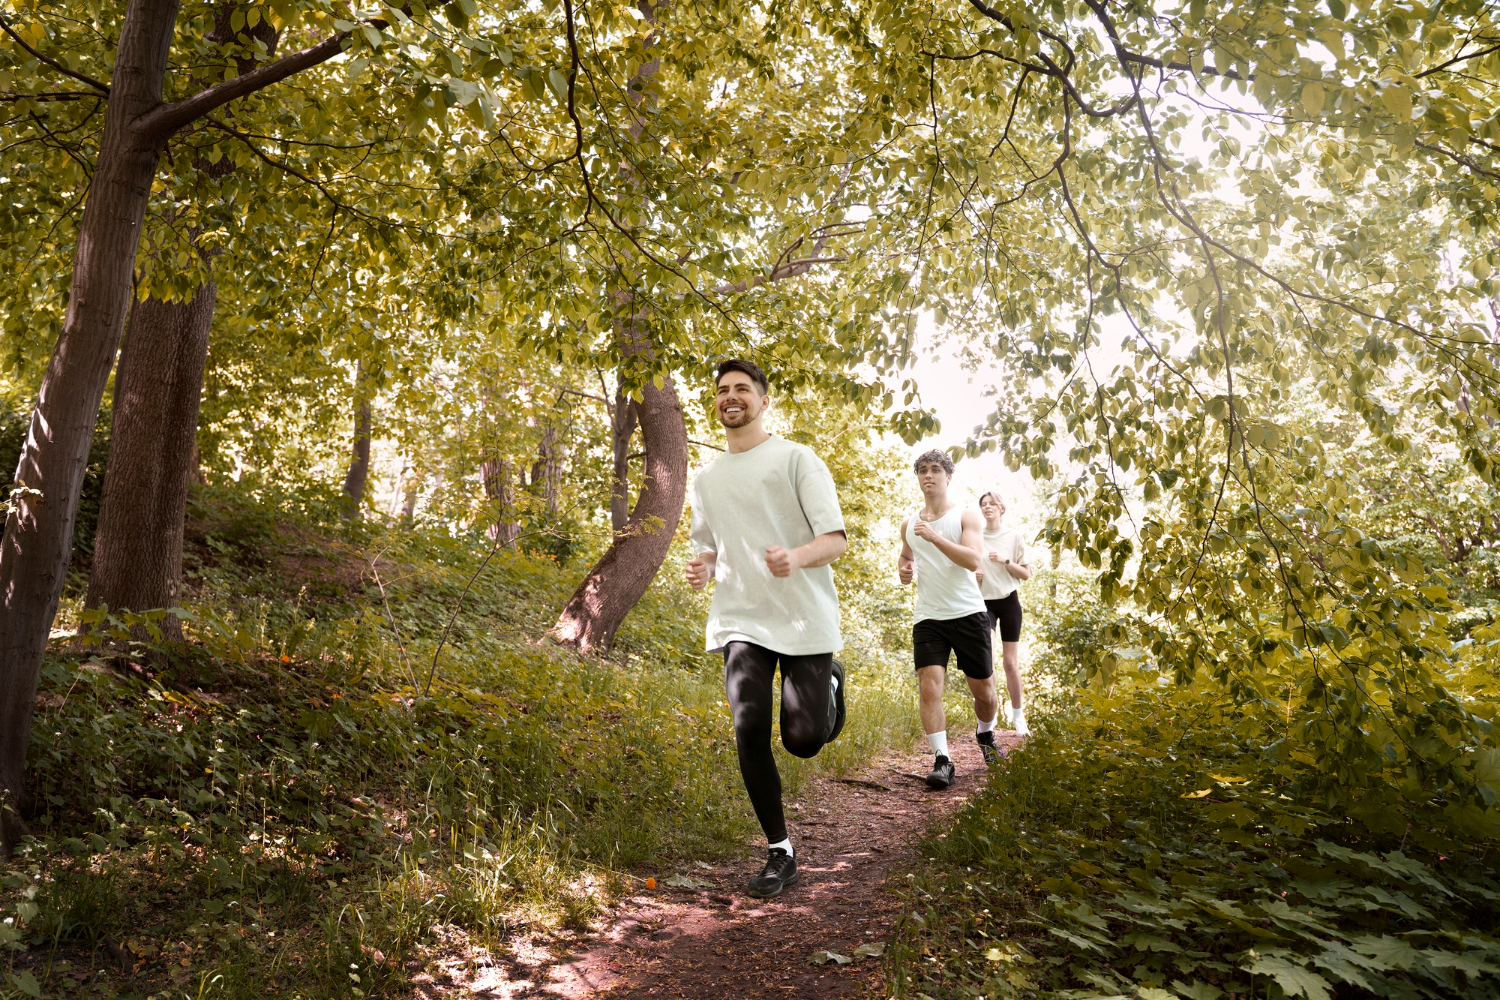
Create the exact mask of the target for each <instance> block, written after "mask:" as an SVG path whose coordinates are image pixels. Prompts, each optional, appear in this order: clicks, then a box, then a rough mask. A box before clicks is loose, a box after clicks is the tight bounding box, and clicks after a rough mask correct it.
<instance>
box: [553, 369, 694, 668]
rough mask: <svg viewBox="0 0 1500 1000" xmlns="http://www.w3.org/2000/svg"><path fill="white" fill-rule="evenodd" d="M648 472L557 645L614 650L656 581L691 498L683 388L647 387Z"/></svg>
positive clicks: (579, 593)
mask: <svg viewBox="0 0 1500 1000" xmlns="http://www.w3.org/2000/svg"><path fill="white" fill-rule="evenodd" d="M637 411H638V419H639V420H640V427H641V439H642V442H643V444H642V447H643V450H644V451H645V461H646V468H645V474H644V475H643V477H642V481H641V492H640V496H639V497H638V498H637V500H636V502H635V508H634V509H633V510H632V511H631V512H630V518H629V519H628V520H627V521H626V523H625V525H624V526H623V528H622V529H621V530H620V531H618V532H616V534H615V540H614V542H613V543H612V544H611V545H610V547H609V549H608V551H606V552H605V553H604V556H603V558H601V559H600V560H599V562H598V563H597V564H596V565H595V566H594V568H593V569H592V570H590V571H589V575H588V576H586V577H584V580H583V583H581V584H579V586H578V589H577V590H576V591H574V593H573V596H572V597H571V598H569V600H568V603H567V606H566V607H564V608H563V610H562V614H561V615H560V616H559V617H558V621H557V624H556V625H555V626H554V627H553V635H554V636H555V637H556V638H557V641H558V642H560V643H562V644H564V645H567V646H572V647H573V648H575V649H578V650H581V651H588V650H599V651H603V650H608V649H609V647H610V645H611V644H612V643H613V642H614V640H615V633H616V632H618V631H619V629H620V625H621V624H622V623H623V622H624V621H625V616H626V615H628V614H629V613H630V609H631V608H633V607H635V605H636V602H637V601H639V600H640V599H641V595H643V594H645V593H646V588H647V587H649V586H650V585H651V581H652V580H653V579H655V577H656V571H657V570H658V569H660V568H661V564H662V561H663V560H665V559H666V557H667V549H668V548H670V547H671V544H672V534H673V533H674V532H675V531H676V530H677V522H678V521H680V520H681V519H682V507H683V502H684V501H685V500H686V499H687V471H688V457H687V424H686V422H685V421H684V419H683V414H682V404H681V402H679V400H678V398H677V386H676V384H675V383H674V382H673V381H672V379H670V378H665V379H663V381H662V386H661V388H660V389H658V388H657V387H656V385H655V384H654V383H652V382H647V383H646V385H645V388H644V389H643V390H642V391H641V402H640V403H639V404H638V406H637Z"/></svg>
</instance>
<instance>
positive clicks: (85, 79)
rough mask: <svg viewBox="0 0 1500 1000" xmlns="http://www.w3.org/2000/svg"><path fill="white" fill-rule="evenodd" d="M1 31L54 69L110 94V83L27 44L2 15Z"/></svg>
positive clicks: (0, 19) (0, 18)
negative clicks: (70, 66)
mask: <svg viewBox="0 0 1500 1000" xmlns="http://www.w3.org/2000/svg"><path fill="white" fill-rule="evenodd" d="M0 31H4V32H5V33H6V34H7V35H9V36H10V37H11V38H12V39H14V40H15V43H16V44H17V45H19V46H21V48H23V49H25V50H26V51H27V52H29V53H31V54H32V55H33V56H35V57H36V58H37V59H40V60H41V61H42V62H44V63H46V64H47V65H48V66H51V67H52V68H53V69H55V70H57V71H58V72H59V73H61V74H63V75H64V76H71V77H72V78H73V79H75V80H77V81H78V82H79V83H86V84H88V85H89V86H90V87H93V88H94V89H95V90H97V91H99V92H100V93H101V94H103V95H104V96H105V97H108V96H109V84H107V83H103V82H101V81H99V80H95V79H94V78H93V77H91V76H84V75H83V74H82V73H79V72H76V71H74V70H71V69H68V67H66V66H64V65H63V64H62V63H60V62H58V61H57V60H56V59H51V58H49V57H47V56H44V55H42V54H41V53H40V52H38V51H37V50H36V49H34V48H32V47H31V46H30V45H27V44H26V40H25V39H23V38H22V37H21V36H20V35H18V34H16V33H15V30H14V29H13V28H11V26H10V22H8V21H6V20H5V18H3V17H0Z"/></svg>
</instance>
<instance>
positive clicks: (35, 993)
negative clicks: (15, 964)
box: [10, 969, 42, 1000]
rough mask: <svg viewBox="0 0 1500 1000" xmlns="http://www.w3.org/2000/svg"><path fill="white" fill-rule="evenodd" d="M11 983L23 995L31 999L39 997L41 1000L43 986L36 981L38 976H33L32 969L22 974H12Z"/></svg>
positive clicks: (21, 972) (24, 970)
mask: <svg viewBox="0 0 1500 1000" xmlns="http://www.w3.org/2000/svg"><path fill="white" fill-rule="evenodd" d="M10 981H11V983H12V984H13V985H14V986H15V988H16V989H18V990H20V991H21V992H22V993H24V994H26V995H27V996H29V997H37V998H38V1000H40V997H41V995H42V984H41V983H39V982H37V981H36V976H33V975H32V974H31V970H30V969H22V970H21V971H20V972H14V973H11V976H10Z"/></svg>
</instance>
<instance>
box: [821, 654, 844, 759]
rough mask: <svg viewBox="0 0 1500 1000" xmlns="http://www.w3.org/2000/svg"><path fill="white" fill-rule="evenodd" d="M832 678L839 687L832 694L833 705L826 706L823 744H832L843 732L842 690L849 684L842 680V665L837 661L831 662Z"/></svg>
mask: <svg viewBox="0 0 1500 1000" xmlns="http://www.w3.org/2000/svg"><path fill="white" fill-rule="evenodd" d="M833 676H834V677H837V678H838V682H839V687H838V690H837V691H835V692H834V693H833V704H831V705H829V706H828V716H829V719H828V739H826V740H824V741H823V742H825V743H832V742H833V741H834V740H836V739H838V738H839V733H842V732H843V731H844V688H845V687H846V686H848V683H849V682H848V681H847V680H845V679H844V665H843V664H842V663H840V662H839V661H838V660H834V661H833Z"/></svg>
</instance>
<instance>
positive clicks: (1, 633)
mask: <svg viewBox="0 0 1500 1000" xmlns="http://www.w3.org/2000/svg"><path fill="white" fill-rule="evenodd" d="M176 20H177V3H176V0H131V2H130V5H129V7H128V8H127V10H126V13H125V20H124V22H123V24H122V25H121V28H120V41H119V45H118V48H117V49H116V53H115V70H114V75H113V78H112V80H111V84H110V86H111V90H110V98H109V103H108V105H107V107H106V108H105V112H104V131H103V135H102V136H101V138H100V143H99V154H98V159H97V161H96V162H95V166H94V174H93V177H92V178H91V179H90V182H89V191H88V202H87V204H86V205H85V206H84V210H83V219H82V222H81V223H80V226H79V232H78V244H77V250H76V251H75V253H74V257H73V277H72V284H71V286H70V288H69V295H68V308H67V312H66V314H65V315H64V317H63V328H62V334H61V336H59V337H58V341H57V346H56V348H55V349H54V351H53V354H52V359H51V360H50V361H49V362H48V365H47V371H46V374H45V375H44V376H43V377H42V385H41V389H40V391H39V392H38V393H37V402H36V406H35V408H34V409H33V411H32V415H31V427H30V430H29V431H28V433H27V436H26V445H25V448H24V449H23V450H22V452H21V460H20V461H19V462H18V463H17V466H16V476H15V479H16V482H17V483H18V484H19V485H21V486H23V487H24V488H25V490H26V492H25V493H23V494H21V495H20V496H19V497H18V498H17V499H18V501H19V502H18V503H16V504H15V506H14V507H13V508H12V510H11V511H10V514H9V517H8V519H7V522H6V529H5V536H4V542H3V544H0V796H3V798H4V801H3V802H0V810H3V812H0V850H4V851H8V850H9V849H10V847H11V845H12V844H13V843H14V838H15V837H16V835H18V834H20V833H21V832H22V831H24V829H25V826H24V824H22V822H21V818H20V813H19V811H18V810H20V809H22V808H24V807H25V804H26V802H25V788H24V784H23V778H24V775H25V770H26V748H27V745H28V744H29V743H30V740H31V711H32V704H33V702H34V701H35V699H36V685H37V678H38V676H39V673H40V670H41V665H42V654H43V653H44V652H45V651H46V647H47V636H48V633H49V632H50V630H51V628H52V619H53V618H54V617H55V616H56V614H57V602H58V598H59V597H60V596H61V595H62V587H63V580H64V576H65V574H66V572H67V567H68V556H69V554H70V547H71V545H70V543H71V539H72V536H73V519H74V517H75V516H76V515H77V513H78V493H79V488H80V486H81V485H82V482H83V473H84V467H85V466H86V464H87V462H88V453H89V441H90V439H91V437H92V436H93V432H94V423H95V420H96V419H97V417H98V414H99V403H100V400H101V399H102V398H103V396H104V387H105V384H106V383H107V382H108V381H109V370H110V368H111V366H112V365H113V364H114V360H115V351H116V349H117V348H118V346H119V343H120V331H121V328H122V327H123V326H124V324H125V314H126V311H127V309H128V308H129V304H130V295H131V287H132V285H131V271H132V269H133V267H134V265H135V253H136V250H137V248H138V247H139V246H140V238H141V224H142V222H143V220H144V219H145V215H146V203H147V201H148V200H149V198H150V196H151V180H152V176H153V175H154V174H155V173H156V164H157V161H158V159H159V158H160V156H161V151H162V149H163V148H164V146H165V144H166V136H165V135H163V134H159V133H156V132H145V131H142V130H141V129H140V128H138V127H137V122H138V121H139V120H140V119H142V118H143V116H145V115H146V114H147V113H148V112H150V111H152V110H154V109H156V108H158V107H160V105H161V95H162V80H163V78H164V77H165V75H166V69H167V55H168V52H169V51H170V48H171V44H172V29H173V26H174V24H175V22H176Z"/></svg>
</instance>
